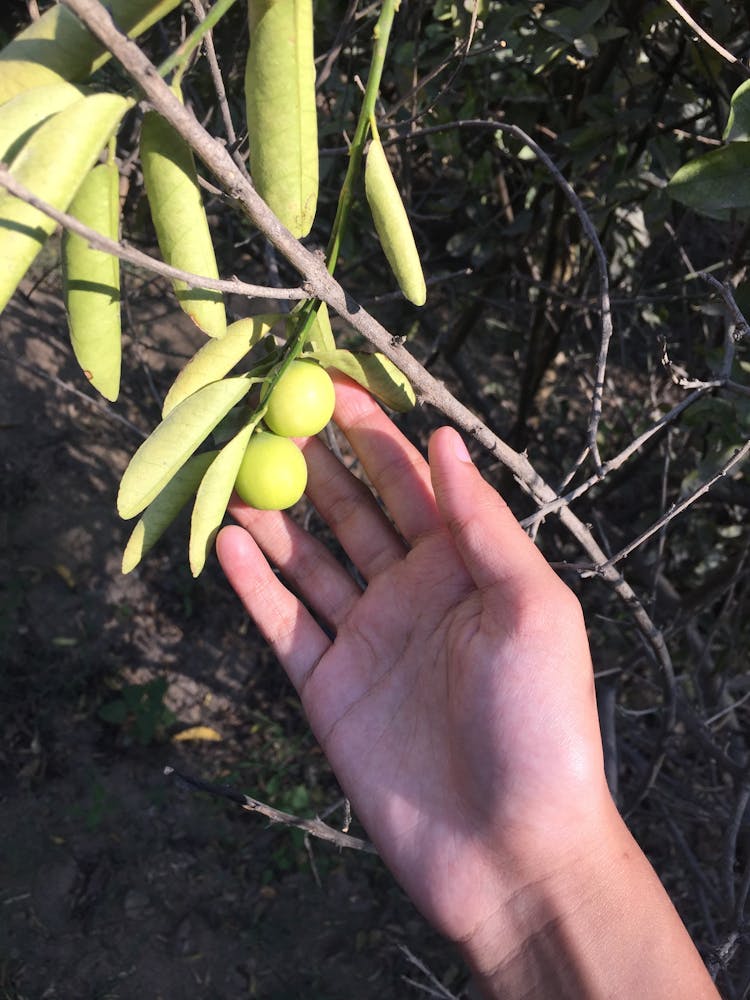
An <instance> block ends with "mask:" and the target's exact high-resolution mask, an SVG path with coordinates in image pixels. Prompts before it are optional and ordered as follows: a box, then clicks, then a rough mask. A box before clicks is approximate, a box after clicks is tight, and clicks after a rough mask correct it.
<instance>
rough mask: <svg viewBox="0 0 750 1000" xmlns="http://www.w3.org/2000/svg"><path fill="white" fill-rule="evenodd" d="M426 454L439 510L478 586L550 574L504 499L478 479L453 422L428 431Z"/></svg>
mask: <svg viewBox="0 0 750 1000" xmlns="http://www.w3.org/2000/svg"><path fill="white" fill-rule="evenodd" d="M429 459H430V473H431V475H432V487H433V490H434V492H435V500H436V501H437V505H438V509H439V511H440V513H441V515H442V517H443V520H444V521H445V523H446V525H447V527H448V529H449V531H450V533H451V535H452V537H453V541H454V544H455V545H456V548H457V549H458V551H459V554H460V555H461V558H462V559H463V562H464V564H465V566H466V569H467V570H468V572H469V574H470V576H471V578H472V579H473V580H474V583H475V584H476V585H477V587H479V588H484V587H491V586H492V585H493V584H496V583H501V582H508V581H509V580H511V579H512V578H514V579H515V580H516V582H521V580H522V579H523V578H527V577H531V576H532V575H533V576H534V577H535V578H536V579H537V580H538V582H539V583H541V582H542V581H543V580H544V579H545V577H546V575H547V574H551V575H553V576H554V573H553V571H552V569H551V568H550V567H549V566H548V564H547V561H546V560H545V559H544V557H543V556H542V554H541V552H540V551H539V550H538V549H537V547H536V546H535V545H534V543H533V542H532V541H531V539H530V538H529V537H528V535H527V534H526V532H525V531H524V530H523V528H522V527H521V526H520V525H519V523H518V521H517V520H516V518H515V517H514V515H513V512H512V511H511V510H510V508H509V507H508V505H507V504H506V503H505V501H504V500H503V498H502V497H501V496H500V494H499V493H497V492H496V491H495V490H494V489H493V488H492V487H491V486H490V485H489V484H488V483H486V482H485V481H484V479H482V476H481V475H480V473H479V470H478V469H477V468H476V466H475V465H474V463H473V462H472V460H471V456H470V455H469V452H468V451H467V449H466V445H465V444H464V443H463V441H462V440H461V437H460V435H459V434H458V433H457V432H456V431H455V430H453V428H452V427H441V428H439V429H438V430H437V431H435V433H434V434H433V435H432V438H431V439H430V445H429ZM540 574H541V576H540Z"/></svg>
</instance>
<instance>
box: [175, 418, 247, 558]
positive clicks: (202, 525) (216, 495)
mask: <svg viewBox="0 0 750 1000" xmlns="http://www.w3.org/2000/svg"><path fill="white" fill-rule="evenodd" d="M254 429H255V424H254V423H251V424H248V425H247V426H246V427H243V428H242V430H241V431H240V432H239V433H238V434H236V435H235V436H234V437H233V438H232V440H231V441H230V442H229V444H227V445H224V447H223V448H222V449H221V451H220V452H219V454H218V455H217V457H216V458H215V459H214V461H213V462H212V463H211V466H210V468H209V469H208V471H207V472H206V474H205V476H204V477H203V479H202V480H201V484H200V486H199V487H198V493H197V495H196V497H195V506H194V507H193V517H192V520H191V522H190V570H191V572H192V574H193V576H199V575H200V573H201V572H202V571H203V567H204V566H205V565H206V558H207V556H208V553H209V552H210V551H211V546H212V545H213V541H214V538H215V537H216V533H217V531H218V530H219V528H220V527H221V522H222V521H223V520H224V514H225V513H226V509H227V504H228V503H229V498H230V497H231V495H232V490H233V489H234V483H235V480H236V479H237V473H238V472H239V469H240V463H241V462H242V457H243V455H244V454H245V451H246V450H247V445H248V441H249V440H250V436H251V435H252V433H253V430H254Z"/></svg>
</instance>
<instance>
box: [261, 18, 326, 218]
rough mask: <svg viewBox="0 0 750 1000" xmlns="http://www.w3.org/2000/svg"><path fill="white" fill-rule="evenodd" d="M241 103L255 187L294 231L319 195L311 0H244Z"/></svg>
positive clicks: (311, 215)
mask: <svg viewBox="0 0 750 1000" xmlns="http://www.w3.org/2000/svg"><path fill="white" fill-rule="evenodd" d="M248 24H249V28H250V48H249V50H248V55H247V63H246V67H245V104H246V113H247V129H248V139H249V144H250V172H251V173H252V175H253V182H254V183H255V187H256V188H257V191H258V194H259V195H260V196H261V198H263V200H264V201H265V202H267V204H268V205H269V206H270V207H271V209H272V210H273V211H274V212H275V213H276V215H277V216H278V217H279V219H280V220H281V221H282V222H283V223H284V225H285V226H286V227H287V229H289V230H290V231H291V232H292V234H293V235H294V236H297V237H300V236H306V235H307V234H308V233H309V232H310V227H311V226H312V223H313V219H314V218H315V209H316V206H317V201H318V125H317V109H316V106H315V63H314V52H313V5H312V0H282V2H279V0H249V3H248Z"/></svg>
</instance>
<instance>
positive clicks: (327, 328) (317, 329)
mask: <svg viewBox="0 0 750 1000" xmlns="http://www.w3.org/2000/svg"><path fill="white" fill-rule="evenodd" d="M307 343H308V344H309V345H310V349H311V350H313V351H335V350H336V341H335V340H334V339H333V330H332V329H331V320H330V317H329V316H328V306H327V305H326V304H325V302H321V303H320V307H319V309H318V311H317V313H316V314H315V319H314V320H313V325H312V329H311V330H310V334H309V336H308V338H307Z"/></svg>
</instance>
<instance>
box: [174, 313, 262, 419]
mask: <svg viewBox="0 0 750 1000" xmlns="http://www.w3.org/2000/svg"><path fill="white" fill-rule="evenodd" d="M280 319H281V316H280V315H279V314H278V313H268V314H264V315H262V316H251V317H249V318H248V319H239V320H237V322H236V323H232V324H231V325H230V326H229V327H227V332H226V334H225V335H224V336H223V337H222V338H221V339H220V340H209V341H207V342H206V343H205V344H204V345H203V347H201V348H200V350H199V351H196V353H195V354H194V355H193V357H192V358H191V359H190V360H189V361H188V363H187V364H186V365H185V367H184V368H183V369H182V371H181V372H180V374H179V375H178V376H177V378H176V379H175V380H174V382H173V383H172V387H171V389H170V390H169V392H168V393H167V397H166V399H165V400H164V408H163V410H162V416H164V417H166V416H167V415H168V414H169V413H170V412H171V411H172V410H173V409H174V408H175V406H177V404H178V403H181V402H182V400H183V399H186V398H187V397H188V396H189V395H190V394H191V393H193V392H195V391H196V389H200V388H201V386H204V385H208V383H209V382H216V381H217V380H218V379H220V378H224V376H225V375H228V374H229V372H230V371H231V370H232V369H233V368H234V366H235V365H236V364H238V363H239V362H240V361H241V360H242V359H243V358H244V357H245V355H246V354H247V353H248V351H250V350H251V349H252V348H253V347H254V346H255V345H256V344H257V343H258V342H259V341H261V340H262V339H263V337H265V336H266V334H267V333H268V332H269V331H270V330H271V327H272V326H273V325H274V324H275V323H277V322H278V321H279V320H280Z"/></svg>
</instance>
